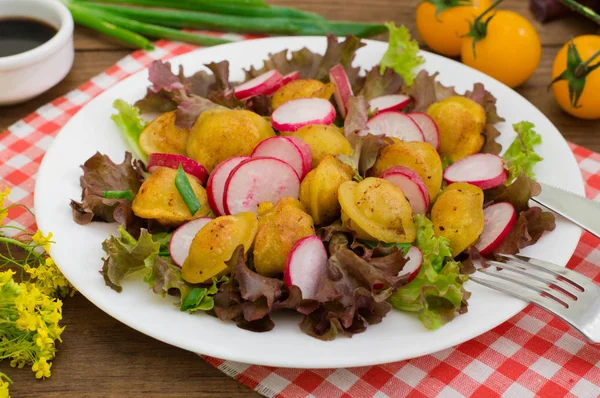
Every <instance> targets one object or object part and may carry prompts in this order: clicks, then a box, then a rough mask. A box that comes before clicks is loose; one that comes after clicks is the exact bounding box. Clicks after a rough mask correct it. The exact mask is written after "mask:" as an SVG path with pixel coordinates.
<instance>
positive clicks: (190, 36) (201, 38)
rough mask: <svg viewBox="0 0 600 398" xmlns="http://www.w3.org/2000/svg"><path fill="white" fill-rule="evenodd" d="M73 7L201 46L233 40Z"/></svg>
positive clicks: (144, 31) (153, 34) (140, 30)
mask: <svg viewBox="0 0 600 398" xmlns="http://www.w3.org/2000/svg"><path fill="white" fill-rule="evenodd" d="M71 8H77V9H80V10H82V11H85V12H86V13H88V14H89V15H94V16H96V17H98V18H100V19H103V20H105V21H107V22H110V23H112V24H115V25H117V26H120V27H122V28H125V29H129V30H131V31H134V32H137V33H140V34H143V35H147V36H150V37H155V38H160V39H167V40H176V41H183V42H186V43H193V44H199V45H201V46H216V45H219V44H225V43H231V42H232V40H228V39H222V38H220V37H214V36H206V35H201V34H197V33H190V32H183V31H181V30H179V29H173V28H166V27H164V26H158V25H152V24H148V23H144V22H138V21H135V20H133V19H128V18H122V17H120V16H118V15H116V14H113V13H110V12H106V11H101V10H95V9H93V8H92V7H89V6H86V5H83V4H77V5H72V6H71Z"/></svg>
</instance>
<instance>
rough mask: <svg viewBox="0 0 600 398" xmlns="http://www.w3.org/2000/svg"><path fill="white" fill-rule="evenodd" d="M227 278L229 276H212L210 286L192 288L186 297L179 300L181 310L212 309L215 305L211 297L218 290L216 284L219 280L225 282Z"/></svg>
mask: <svg viewBox="0 0 600 398" xmlns="http://www.w3.org/2000/svg"><path fill="white" fill-rule="evenodd" d="M228 280H229V278H228V277H227V276H222V277H221V278H220V279H217V278H215V277H213V278H212V282H213V283H212V285H211V286H210V287H195V288H193V289H192V290H191V291H190V293H189V294H188V295H187V297H186V298H185V299H183V300H182V301H181V307H180V309H181V311H188V312H189V313H192V312H196V311H198V310H200V311H209V310H212V309H213V307H214V306H215V301H214V298H213V297H214V295H215V294H217V292H218V291H219V287H218V284H219V283H221V282H227V281H228Z"/></svg>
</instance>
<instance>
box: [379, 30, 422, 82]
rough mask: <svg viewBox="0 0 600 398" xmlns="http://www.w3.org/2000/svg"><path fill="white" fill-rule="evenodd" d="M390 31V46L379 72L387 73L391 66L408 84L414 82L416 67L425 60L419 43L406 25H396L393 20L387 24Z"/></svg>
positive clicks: (384, 55)
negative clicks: (421, 54)
mask: <svg viewBox="0 0 600 398" xmlns="http://www.w3.org/2000/svg"><path fill="white" fill-rule="evenodd" d="M385 25H386V26H387V28H388V30H389V31H390V39H389V46H388V49H387V51H386V52H385V54H383V58H382V59H381V62H380V63H379V65H380V70H379V73H381V74H382V75H383V74H384V73H385V69H386V68H391V69H393V70H395V71H396V73H397V74H399V75H400V76H402V78H404V81H405V82H406V84H412V83H413V80H414V79H415V76H416V73H415V71H414V70H415V68H416V67H418V66H419V65H421V64H422V63H423V62H425V60H424V59H423V57H421V56H419V55H418V54H419V44H418V43H417V41H416V40H411V37H410V33H409V32H408V29H406V27H404V26H400V27H398V28H397V27H396V25H395V24H394V23H393V22H390V23H387V24H385Z"/></svg>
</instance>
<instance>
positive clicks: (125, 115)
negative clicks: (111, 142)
mask: <svg viewBox="0 0 600 398" xmlns="http://www.w3.org/2000/svg"><path fill="white" fill-rule="evenodd" d="M113 108H115V109H116V110H117V111H118V113H117V114H114V115H112V116H111V119H112V120H113V121H114V122H115V124H116V125H117V127H118V128H119V130H121V133H122V134H123V137H124V138H125V141H126V142H127V145H129V147H130V148H131V150H132V151H133V154H134V155H135V157H137V158H138V159H141V160H143V161H144V162H146V161H148V154H147V153H146V152H144V150H143V149H142V147H140V135H141V134H142V130H144V127H146V121H145V120H143V119H142V118H141V116H140V110H139V109H138V108H137V107H135V106H133V105H129V104H128V103H127V102H125V101H123V100H121V99H118V100H115V102H113Z"/></svg>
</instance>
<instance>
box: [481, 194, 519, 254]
mask: <svg viewBox="0 0 600 398" xmlns="http://www.w3.org/2000/svg"><path fill="white" fill-rule="evenodd" d="M483 218H484V224H483V232H482V233H481V236H480V237H479V241H477V243H476V244H475V248H477V250H479V252H480V253H481V254H482V255H484V256H485V255H487V254H490V253H491V252H493V251H494V249H496V248H497V247H498V246H500V243H502V241H503V240H504V239H505V238H506V237H507V236H508V234H509V233H510V231H511V230H512V228H513V227H514V225H515V224H516V222H517V212H516V211H515V208H514V207H513V205H511V204H510V203H508V202H500V203H495V204H493V205H490V206H488V207H486V208H484V209H483Z"/></svg>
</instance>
